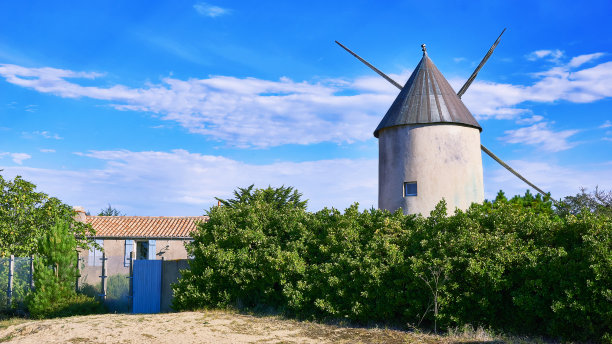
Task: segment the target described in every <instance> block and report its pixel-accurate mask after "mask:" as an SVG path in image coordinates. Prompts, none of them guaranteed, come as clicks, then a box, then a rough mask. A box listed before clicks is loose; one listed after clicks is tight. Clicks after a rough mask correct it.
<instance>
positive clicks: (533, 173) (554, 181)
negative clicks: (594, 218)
mask: <svg viewBox="0 0 612 344" xmlns="http://www.w3.org/2000/svg"><path fill="white" fill-rule="evenodd" d="M508 164H509V165H510V166H512V167H513V168H514V169H515V170H517V171H518V172H519V173H521V174H522V175H523V176H524V177H525V178H527V180H529V181H531V182H532V183H534V184H535V185H536V186H538V187H539V188H541V189H543V190H544V191H546V192H550V193H551V195H552V197H554V198H555V199H560V198H563V197H565V196H573V195H576V194H577V193H579V192H580V188H581V187H586V188H588V189H591V190H593V189H594V188H595V186H599V187H600V188H601V189H604V190H610V189H612V161H609V162H607V163H604V164H599V165H594V166H585V165H581V166H560V165H557V164H554V163H549V162H542V161H528V160H512V161H508ZM484 174H485V197H486V198H487V199H493V198H495V195H496V194H497V191H499V190H504V192H505V193H506V196H514V195H519V194H524V193H525V190H527V189H531V188H530V187H528V186H527V185H526V184H525V183H524V182H523V181H521V180H519V179H518V178H516V177H515V176H514V175H513V174H511V173H510V172H508V171H507V170H506V169H504V168H501V167H499V168H498V167H497V166H495V168H488V169H487V168H485V169H484ZM531 191H532V193H534V194H535V193H536V191H535V190H533V189H531Z"/></svg>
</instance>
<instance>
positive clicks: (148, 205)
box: [0, 150, 378, 215]
mask: <svg viewBox="0 0 612 344" xmlns="http://www.w3.org/2000/svg"><path fill="white" fill-rule="evenodd" d="M81 155H82V156H86V157H89V158H92V159H96V160H99V161H103V162H105V166H104V167H103V168H101V169H90V170H78V171H70V170H50V169H37V168H28V167H0V169H2V168H4V169H5V172H3V173H4V174H9V175H11V176H14V175H16V174H20V175H22V176H24V178H25V179H27V180H30V181H32V182H33V183H35V184H36V185H37V186H38V188H39V189H40V190H42V191H44V192H46V193H48V194H50V195H53V196H56V197H58V198H60V199H62V200H63V201H64V202H67V203H69V204H71V205H81V206H84V207H85V208H86V209H89V210H90V211H94V212H95V211H97V210H98V209H101V208H103V207H105V206H106V205H107V204H108V203H110V204H112V205H113V206H117V207H118V208H119V207H120V206H121V210H122V211H123V212H125V213H127V214H132V215H199V214H202V213H203V212H204V210H205V209H208V208H209V207H210V206H212V205H215V204H216V203H217V202H216V200H215V199H214V197H222V198H227V197H232V192H233V190H235V188H236V187H244V186H248V185H250V184H255V185H256V186H257V187H267V186H268V185H272V186H281V185H285V186H294V187H296V188H297V189H298V190H299V191H300V192H302V193H303V194H304V198H306V199H309V209H311V210H318V209H320V208H322V207H324V206H334V207H338V208H341V209H343V208H345V207H347V206H349V205H350V204H352V203H353V202H356V201H358V202H360V206H361V207H362V208H370V207H371V206H376V204H377V190H378V187H377V185H378V177H377V170H378V164H377V161H376V159H370V160H367V159H357V160H350V159H333V160H319V161H306V162H298V163H294V162H277V163H271V164H261V165H259V164H246V163H243V162H239V161H236V160H232V159H228V158H225V157H221V156H211V155H202V154H197V153H190V152H188V151H185V150H174V151H171V152H154V151H149V152H132V151H127V150H120V151H92V152H88V153H83V154H81Z"/></svg>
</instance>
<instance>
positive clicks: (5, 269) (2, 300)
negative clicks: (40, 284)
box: [0, 257, 30, 309]
mask: <svg viewBox="0 0 612 344" xmlns="http://www.w3.org/2000/svg"><path fill="white" fill-rule="evenodd" d="M13 273H14V275H13V295H12V298H11V299H12V302H11V306H12V308H13V309H24V308H25V307H24V305H23V302H24V301H25V297H26V295H27V293H28V292H29V291H30V284H29V275H30V259H29V258H28V257H15V262H14V269H13ZM8 274H9V258H8V257H6V258H0V288H1V290H3V291H4V290H5V288H6V286H7V285H8ZM5 306H7V295H6V293H4V292H3V293H0V309H2V308H4V307H5Z"/></svg>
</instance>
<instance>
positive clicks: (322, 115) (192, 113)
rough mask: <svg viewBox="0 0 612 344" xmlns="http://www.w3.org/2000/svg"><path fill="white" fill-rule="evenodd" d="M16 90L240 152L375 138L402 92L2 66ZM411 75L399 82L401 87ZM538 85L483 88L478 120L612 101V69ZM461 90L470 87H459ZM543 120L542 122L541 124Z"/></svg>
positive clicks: (547, 75)
mask: <svg viewBox="0 0 612 344" xmlns="http://www.w3.org/2000/svg"><path fill="white" fill-rule="evenodd" d="M553 55H554V54H553ZM0 75H2V76H3V77H4V78H5V79H6V80H7V81H8V82H10V83H13V84H16V85H20V86H23V87H27V88H31V89H34V90H37V91H39V92H42V93H52V94H56V95H58V96H61V97H67V98H79V97H88V98H93V99H99V100H104V101H107V102H109V103H110V104H111V106H113V107H115V108H116V109H119V110H125V111H127V110H130V111H144V112H150V113H153V114H156V115H158V116H159V117H160V118H161V119H163V120H167V121H172V122H175V123H178V124H180V125H181V126H183V127H185V128H186V129H187V130H189V131H190V132H192V133H198V134H202V135H206V136H207V137H209V138H211V139H213V140H218V141H223V142H225V143H227V144H229V145H234V146H237V147H271V146H278V145H284V144H303V145H306V144H313V143H320V142H336V143H352V142H358V141H365V140H368V139H371V138H372V128H375V127H376V125H377V124H378V122H379V121H380V118H381V116H382V115H383V114H384V113H385V112H386V111H387V109H388V107H389V104H391V103H392V101H393V99H394V98H395V97H396V95H397V93H398V91H397V89H395V88H394V87H392V86H391V85H389V84H388V83H387V82H386V81H385V80H383V79H382V78H379V77H378V76H368V77H362V78H356V79H354V80H346V79H328V80H321V81H317V82H309V81H301V82H300V81H293V80H291V79H288V78H281V79H279V80H277V81H271V80H262V79H256V78H236V77H228V76H211V77H209V78H205V79H194V78H192V79H187V80H180V79H176V78H172V77H167V78H164V79H162V81H161V82H160V83H149V84H147V85H146V86H144V87H141V88H130V87H126V86H124V85H115V86H112V87H107V88H104V87H96V86H81V85H80V84H78V83H77V82H73V81H72V80H69V79H70V78H80V77H82V78H96V77H99V76H100V75H101V74H99V73H87V72H74V71H69V70H62V69H54V68H25V67H20V66H16V65H7V64H5V65H0ZM408 75H409V71H404V72H402V73H401V75H393V76H392V77H393V78H394V79H396V80H398V81H399V82H400V83H403V82H405V80H406V79H407V78H408ZM534 77H535V78H537V80H536V82H535V83H533V84H532V85H513V84H504V83H495V82H487V81H476V82H474V84H473V85H472V86H471V87H470V89H469V91H468V92H467V93H466V95H465V96H464V97H463V100H464V102H465V104H466V105H467V106H468V108H469V109H470V111H471V112H472V113H473V114H474V115H475V116H476V117H477V119H487V118H505V119H512V118H516V117H518V116H520V115H521V114H529V113H530V111H529V110H528V109H526V108H521V107H520V104H522V103H525V102H554V101H558V100H566V101H570V102H575V103H584V102H593V101H596V100H599V99H603V98H607V97H612V62H605V63H601V64H599V65H596V66H593V67H591V68H586V69H581V70H576V71H570V69H569V67H567V66H557V67H554V68H551V69H549V70H547V71H544V72H541V73H537V74H534ZM452 82H453V84H455V85H460V84H462V82H461V81H459V80H452ZM533 119H535V117H534V118H533Z"/></svg>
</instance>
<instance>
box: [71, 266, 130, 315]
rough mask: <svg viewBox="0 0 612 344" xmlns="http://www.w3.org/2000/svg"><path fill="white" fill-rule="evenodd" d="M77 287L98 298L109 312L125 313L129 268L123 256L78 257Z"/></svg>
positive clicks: (127, 305) (127, 309)
mask: <svg viewBox="0 0 612 344" xmlns="http://www.w3.org/2000/svg"><path fill="white" fill-rule="evenodd" d="M79 266H80V277H79V279H78V283H77V285H78V289H79V291H80V292H81V293H83V294H85V295H88V296H93V297H97V298H100V299H101V300H103V301H104V304H105V305H106V307H107V308H108V310H109V311H110V312H117V313H125V312H128V311H129V307H130V289H129V284H130V268H129V260H126V259H125V257H124V256H114V255H113V256H106V255H103V256H95V257H92V256H91V255H90V256H85V257H81V258H80V263H79Z"/></svg>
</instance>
